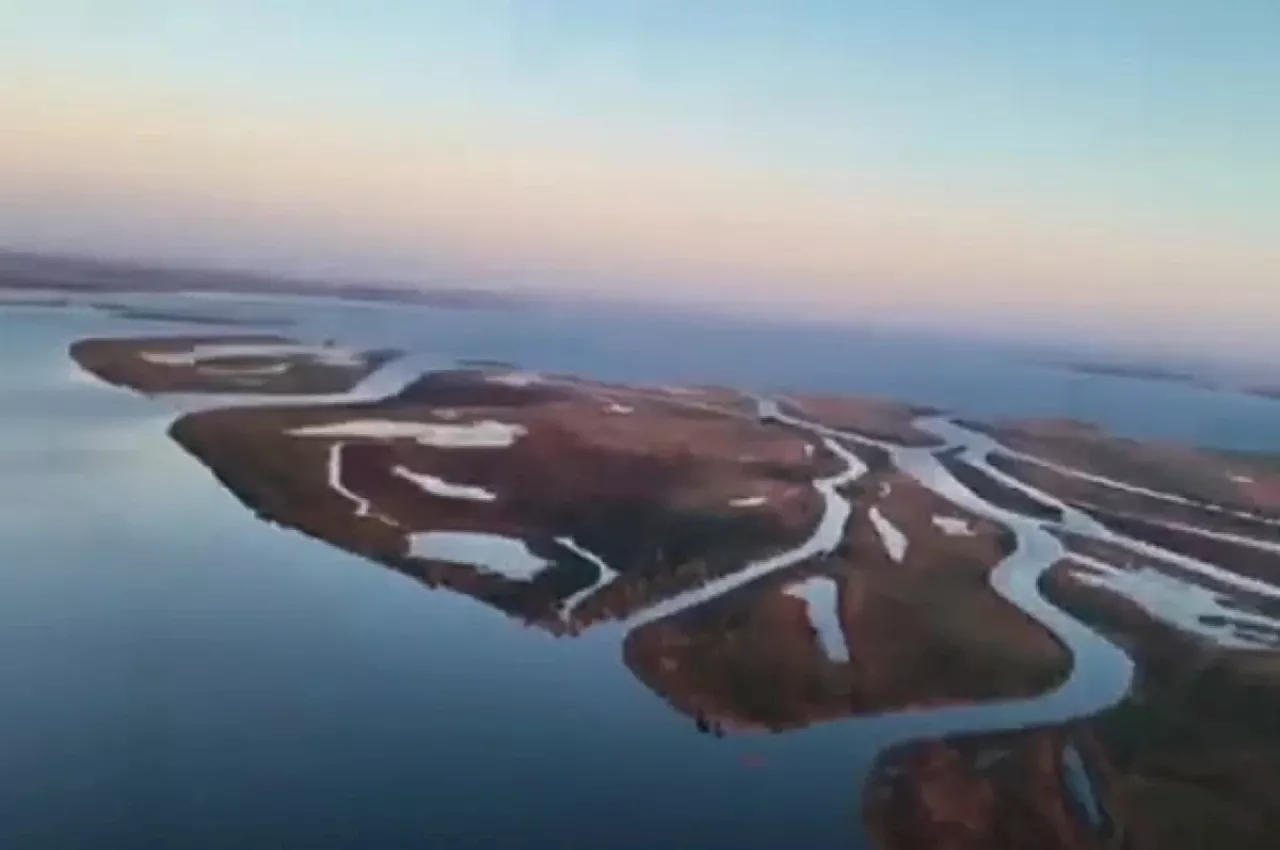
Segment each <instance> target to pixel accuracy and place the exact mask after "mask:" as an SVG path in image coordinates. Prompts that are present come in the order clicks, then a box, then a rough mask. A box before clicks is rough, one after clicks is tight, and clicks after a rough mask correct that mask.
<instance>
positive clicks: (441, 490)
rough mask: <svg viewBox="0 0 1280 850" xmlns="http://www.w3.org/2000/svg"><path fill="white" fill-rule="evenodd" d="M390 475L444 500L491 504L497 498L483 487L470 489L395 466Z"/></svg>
mask: <svg viewBox="0 0 1280 850" xmlns="http://www.w3.org/2000/svg"><path fill="white" fill-rule="evenodd" d="M391 474H392V475H395V476H397V477H399V478H403V479H404V480H405V481H408V482H410V483H412V484H416V485H417V486H418V487H419V488H421V489H422V490H423V491H424V492H426V493H430V494H431V495H432V496H440V497H442V498H445V499H464V500H466V501H471V502H492V501H494V500H496V499H497V498H498V494H496V493H494V492H493V491H492V490H486V489H485V488H484V487H472V486H471V485H468V484H454V483H453V482H452V481H446V480H444V479H443V478H437V477H436V476H434V475H428V474H427V473H425V472H414V471H413V470H412V469H406V468H405V467H403V466H395V467H392V469H391Z"/></svg>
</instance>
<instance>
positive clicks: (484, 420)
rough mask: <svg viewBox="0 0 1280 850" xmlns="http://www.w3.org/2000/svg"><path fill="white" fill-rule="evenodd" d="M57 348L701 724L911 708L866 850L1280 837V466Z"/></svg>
mask: <svg viewBox="0 0 1280 850" xmlns="http://www.w3.org/2000/svg"><path fill="white" fill-rule="evenodd" d="M71 356H72V357H73V358H74V359H75V360H76V362H77V363H79V364H80V365H81V366H82V367H83V368H84V369H86V370H87V371H88V372H90V373H91V374H94V375H96V376H98V377H99V378H101V379H102V380H104V381H107V382H109V383H112V384H116V385H118V386H122V387H128V388H131V389H133V390H135V391H137V392H141V393H145V394H148V395H150V396H152V397H155V398H156V399H157V400H158V401H159V402H161V403H162V402H163V400H164V397H165V396H166V395H167V394H182V393H217V394H219V397H218V398H217V399H216V400H215V402H216V403H214V404H212V405H211V406H209V407H207V408H205V409H202V410H199V411H196V412H187V413H184V414H182V415H180V416H178V417H177V418H176V419H175V421H174V422H173V424H172V426H171V428H170V435H171V437H172V438H173V439H174V440H175V441H176V442H177V443H178V444H179V445H180V446H181V447H182V448H183V449H184V450H185V451H186V452H187V453H188V454H189V455H190V456H191V457H192V458H193V460H194V461H195V462H198V463H200V464H201V465H202V466H204V467H205V468H207V469H208V470H209V472H210V474H211V475H213V476H214V477H215V478H216V479H217V480H218V481H219V482H220V484H221V485H222V486H224V487H225V488H226V489H227V490H228V491H229V492H230V493H231V494H233V495H234V496H235V497H236V498H237V499H238V500H239V501H240V502H241V503H242V504H243V505H244V507H245V508H246V509H247V510H249V511H252V512H253V513H254V514H255V515H256V516H258V517H260V518H261V519H262V520H263V521H265V522H269V523H273V524H275V525H278V526H281V527H284V528H288V529H292V530H296V531H299V532H301V533H304V534H307V535H309V536H311V537H313V538H315V539H317V540H321V541H324V542H326V543H328V544H330V545H332V546H335V547H339V548H341V549H343V550H346V551H348V552H351V553H353V554H355V555H358V556H360V557H362V558H364V559H366V560H367V561H368V562H370V563H373V564H378V565H381V566H382V567H384V568H387V569H391V570H394V571H396V572H398V573H400V574H403V575H404V576H406V577H408V578H410V579H412V580H413V581H415V582H417V583H418V584H419V585H421V586H425V587H429V588H439V589H445V590H448V591H451V592H455V593H460V594H463V595H465V596H467V597H469V598H471V599H474V600H476V601H477V602H479V603H481V604H484V605H487V606H490V607H492V608H494V609H496V610H499V611H501V612H503V613H505V614H506V615H508V616H509V617H510V618H512V619H513V620H514V621H516V622H518V623H521V624H525V625H528V626H531V627H534V628H536V629H541V630H543V631H545V632H548V633H550V634H553V635H556V636H558V637H562V638H564V639H568V640H571V639H573V638H575V637H577V636H579V635H581V634H583V633H584V632H585V631H587V630H593V631H594V632H595V633H596V634H602V633H603V634H612V635H615V636H616V639H617V642H618V647H619V656H620V658H619V663H621V664H625V665H626V667H627V669H628V670H629V671H630V672H631V674H632V675H634V676H635V678H636V679H637V680H638V681H639V682H640V683H642V684H643V685H644V686H645V688H647V689H648V690H649V691H650V692H651V693H652V695H653V697H654V698H655V699H659V700H662V701H663V702H664V703H665V704H666V705H668V706H670V707H671V709H672V710H673V711H675V712H678V713H679V714H680V715H682V716H683V717H684V718H685V719H687V720H688V721H689V724H690V726H691V727H693V728H696V729H698V730H699V731H701V732H703V733H705V734H713V735H717V736H749V735H762V734H770V735H772V734H785V733H791V734H796V733H800V732H801V730H804V729H806V728H810V727H813V726H815V725H818V724H837V723H844V724H849V729H850V734H856V733H857V729H858V725H857V724H859V723H862V722H866V723H875V722H877V718H884V717H886V716H895V717H896V716H900V717H902V718H904V722H903V723H902V724H901V727H902V728H903V729H904V730H905V732H904V735H903V737H901V738H885V739H884V740H883V741H881V744H882V746H883V750H882V751H881V752H879V753H878V757H877V760H876V763H875V766H874V769H873V770H872V771H871V773H870V776H869V777H868V779H867V781H866V783H865V785H864V786H862V787H859V788H855V789H851V790H852V792H853V793H855V794H856V795H859V799H860V801H861V811H862V813H863V816H864V825H865V829H866V832H867V834H868V835H869V836H870V837H871V839H872V840H873V841H874V842H875V846H877V847H879V848H881V850H924V848H933V847H946V848H957V850H962V849H963V850H969V848H971V849H972V850H985V848H991V847H1013V848H1020V847H1036V848H1046V850H1085V848H1088V850H1104V848H1105V850H1194V849H1195V848H1202V847H1222V848H1245V850H1255V848H1256V850H1262V848H1269V847H1271V846H1272V845H1273V844H1274V837H1275V836H1276V835H1277V834H1280V790H1278V789H1280V725H1278V724H1277V722H1276V718H1277V717H1280V462H1277V459H1276V456H1274V455H1271V456H1268V455H1254V454H1249V453H1242V452H1231V453H1224V452H1219V451H1210V450H1203V449H1197V448H1193V447H1189V446H1178V445H1169V444H1161V443H1156V442H1142V441H1136V440H1131V439H1125V438H1121V437H1117V436H1115V435H1112V434H1108V433H1106V432H1105V431H1103V430H1101V429H1100V428H1098V427H1096V426H1094V425H1091V424H1088V423H1082V422H1073V421H1063V420H1000V421H974V420H969V419H963V418H960V417H957V416H954V415H952V414H949V413H948V412H946V411H939V410H935V409H931V408H925V407H920V406H917V405H913V404H911V403H909V402H905V401H901V402H900V401H894V400H888V399H858V398H847V399H846V398H835V397H830V396H819V395H806V394H804V393H791V394H788V395H786V396H783V397H779V398H774V399H769V398H758V397H756V396H753V395H750V394H747V393H743V392H740V391H738V390H735V389H733V388H727V387H714V386H673V385H665V384H661V383H650V384H620V383H611V382H607V381H600V380H594V379H591V378H587V377H583V376H576V375H567V374H544V373H539V372H536V371H529V370H521V369H517V368H515V365H514V364H509V363H503V362H501V361H496V360H494V361H479V360H477V361H471V363H470V366H469V367H468V368H451V369H445V370H440V371H434V372H427V373H424V374H403V375H400V376H399V377H400V378H403V380H400V381H398V382H396V384H395V386H394V387H390V388H388V386H389V385H384V384H379V385H378V386H379V387H381V389H382V390H385V392H383V391H381V390H379V391H378V392H366V390H368V387H369V383H368V381H369V379H370V378H371V377H378V376H383V377H385V376H386V375H388V372H387V371H386V369H387V367H394V366H395V365H396V363H397V362H399V361H397V360H396V359H395V353H394V352H387V351H363V350H360V349H355V348H350V347H347V346H343V345H341V344H340V343H337V342H325V343H320V344H308V343H302V342H299V341H297V340H292V339H288V338H285V337H280V336H266V335H263V336H222V337H192V336H174V337H138V338H127V339H89V340H83V341H81V342H78V343H76V344H75V345H74V346H73V347H72V349H71ZM1066 624H1069V625H1066ZM1094 664H1096V665H1100V666H1099V668H1098V669H1093V668H1091V667H1090V666H1089V665H1094ZM1064 692H1070V693H1071V694H1073V697H1072V698H1073V700H1076V702H1072V703H1071V705H1070V710H1066V709H1060V708H1056V707H1055V708H1054V710H1052V711H1044V712H1043V713H1037V711H1038V707H1041V708H1042V707H1043V706H1045V705H1048V706H1050V707H1053V706H1054V705H1055V704H1054V702H1053V700H1054V698H1055V695H1057V694H1060V693H1064ZM960 717H964V718H967V719H966V720H964V721H963V722H961V721H959V720H956V719H955V718H960ZM917 723H918V725H915V724H917ZM876 728H879V727H876ZM913 729H915V730H918V731H916V732H913V731H912V730H913Z"/></svg>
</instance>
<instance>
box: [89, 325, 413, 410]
mask: <svg viewBox="0 0 1280 850" xmlns="http://www.w3.org/2000/svg"><path fill="white" fill-rule="evenodd" d="M396 356H398V354H397V352H395V351H392V350H375V351H360V350H356V349H352V348H349V347H346V346H342V345H337V344H333V343H326V344H321V345H309V344H303V343H299V342H297V341H295V340H291V339H288V338H286V337H282V336H275V335H223V336H178V337H130V338H122V339H86V340H81V341H79V342H77V343H75V344H74V345H73V346H72V347H71V357H72V359H74V360H75V362H76V363H77V364H78V365H79V366H80V367H81V368H82V369H84V370H85V371H87V372H89V373H90V374H92V375H95V376H96V377H98V378H100V379H101V380H103V381H106V382H107V383H109V384H113V385H115V386H119V387H125V388H128V389H131V390H135V391H137V392H140V393H143V394H146V395H162V394H172V393H219V394H224V393H229V394H235V393H253V394H264V395H319V394H332V393H344V392H348V391H350V390H352V389H353V388H354V387H355V386H356V385H357V384H359V383H360V381H362V380H363V379H364V378H367V377H368V376H369V375H371V374H372V373H373V372H374V371H376V370H377V369H379V368H380V367H382V366H384V365H385V364H387V363H389V362H390V361H391V360H393V359H394V358H395V357H396Z"/></svg>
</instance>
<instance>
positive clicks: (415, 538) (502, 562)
mask: <svg viewBox="0 0 1280 850" xmlns="http://www.w3.org/2000/svg"><path fill="white" fill-rule="evenodd" d="M409 557H411V558H421V559H423V560H428V561H443V562H445V563H448V564H461V565H463V566H468V567H476V568H477V569H480V570H484V571H485V572H489V573H494V574H496V575H501V576H503V577H505V578H509V579H512V580H514V581H530V580H531V579H533V578H534V577H535V576H537V575H538V573H540V572H542V571H543V570H544V569H546V567H547V566H549V565H550V562H549V561H547V560H545V559H543V558H539V557H538V556H537V555H535V554H533V553H532V552H530V551H529V547H528V545H527V544H526V543H525V542H524V541H523V540H519V539H517V538H514V537H503V536H502V535H498V534H485V533H483V532H475V531H427V532H423V533H420V534H413V535H410V537H409Z"/></svg>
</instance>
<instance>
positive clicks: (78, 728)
mask: <svg viewBox="0 0 1280 850" xmlns="http://www.w3.org/2000/svg"><path fill="white" fill-rule="evenodd" d="M160 301H163V299H153V301H152V302H148V303H158V302H160ZM200 303H201V305H202V307H203V308H204V309H210V310H214V309H216V310H218V311H220V312H224V311H227V310H236V311H246V310H248V311H252V312H253V313H254V314H276V313H278V314H282V315H288V316H291V317H294V318H298V319H300V320H301V321H302V326H301V329H302V331H303V332H304V335H306V336H311V335H315V336H333V337H341V338H343V339H344V340H349V341H354V342H361V341H364V342H370V343H375V344H378V345H387V344H392V345H411V346H413V347H414V348H415V349H417V350H420V351H426V352H428V353H432V354H437V355H439V356H441V357H442V358H446V359H447V358H453V357H457V358H471V357H483V358H491V359H503V360H514V361H516V362H518V363H519V364H520V365H522V366H525V367H528V368H534V369H554V370H561V371H576V372H584V373H590V374H596V375H599V376H603V377H610V378H620V379H628V380H652V381H664V382H682V381H712V382H730V383H739V384H743V385H746V386H749V387H754V388H765V389H770V388H777V387H785V388H793V387H794V388H810V389H819V390H832V391H835V390H839V391H846V392H870V393H877V394H886V395H897V396H905V397H908V398H911V399H913V400H916V401H920V402H926V403H932V404H940V405H946V406H949V407H953V408H955V409H958V410H960V411H962V412H965V413H973V414H992V413H1037V414H1070V415H1074V416H1078V417H1082V418H1093V419H1097V420H1100V421H1102V422H1104V423H1105V424H1107V425H1109V426H1111V427H1113V428H1115V429H1117V430H1121V431H1124V432H1127V433H1132V434H1134V435H1137V436H1155V437H1169V438H1178V439H1184V440H1191V441H1202V442H1212V443H1215V444H1219V445H1223V446H1229V447H1241V448H1253V447H1268V446H1269V447H1270V448H1273V449H1276V450H1280V404H1277V403H1275V402H1267V401H1264V400H1258V399H1249V398H1244V397H1238V396H1230V395H1224V394H1211V393H1205V392H1203V391H1198V390H1194V389H1191V388H1188V387H1182V386H1178V385H1173V384H1159V383H1144V382H1136V381H1126V380H1120V379H1106V378H1088V379H1080V378H1078V377H1076V376H1071V375H1067V374H1065V373H1059V372H1054V371H1052V370H1046V369H1043V368H1037V367H1032V366H1027V365H1019V364H1013V363H1008V362H1002V361H1001V360H999V359H998V358H997V357H996V356H995V355H994V354H992V353H990V352H984V351H981V350H977V349H976V348H966V347H964V346H962V345H961V344H960V343H946V344H945V345H939V346H935V347H931V348H927V349H926V348H922V347H920V346H919V345H917V344H916V343H914V342H912V341H906V340H901V339H899V340H894V339H871V338H862V337H858V338H847V337H846V338H841V337H839V336H836V335H833V334H825V335H824V334H815V333H812V332H807V331H798V330H794V329H792V330H787V329H781V328H759V327H758V328H750V327H747V326H743V325H737V326H729V325H724V326H720V327H716V328H708V327H705V326H703V325H695V324H693V323H686V324H682V323H679V322H676V320H672V319H662V318H659V317H649V318H646V319H643V320H623V319H620V318H617V317H610V316H607V315H605V314H588V313H581V314H571V313H569V312H565V311H546V312H540V313H533V314H528V315H514V314H503V313H470V312H461V313H459V312H448V311H430V310H414V311H410V310H406V309H403V308H399V309H385V308H370V307H351V306H340V305H333V304H326V303H324V302H315V303H309V304H305V305H303V304H294V305H283V304H277V303H270V304H253V305H250V306H246V305H228V304H225V303H224V302H222V301H212V300H210V301H204V302H200ZM140 332H149V333H177V332H182V328H180V327H178V326H175V325H171V324H143V323H137V322H123V321H120V320H113V319H107V318H105V317H103V316H100V315H94V314H91V313H70V312H65V311H51V310H38V309H9V310H5V309H4V308H0V356H2V357H3V358H4V364H5V368H4V369H3V370H0V410H2V411H3V414H2V415H0V488H3V490H0V496H2V504H3V505H4V506H5V507H4V509H3V512H0V564H2V566H3V569H0V623H2V624H3V625H4V628H5V629H6V634H5V638H6V639H5V640H4V641H3V642H2V643H0V681H3V682H4V683H5V684H6V693H7V695H8V698H7V700H6V701H5V703H4V707H3V709H2V713H0V717H2V718H3V726H2V729H3V731H2V732H0V747H2V749H0V841H3V845H4V846H5V847H12V848H46V847H48V848H70V847H110V848H135V847H137V848H142V847H169V848H187V847H190V848H206V847H207V848H219V850H223V848H227V847H233V846H234V847H271V848H299V850H303V848H306V850H323V849H324V848H385V847H408V846H436V845H437V843H438V844H439V846H455V847H471V846H475V847H533V848H541V847H547V848H553V847H554V848H563V847H637V848H639V847H645V848H651V847H655V846H664V847H669V846H678V847H682V848H683V847H690V848H703V847H706V848H719V847H725V848H779V847H792V846H806V847H813V848H827V847H830V848H841V847H848V846H849V843H850V836H851V834H852V833H853V824H854V823H855V821H856V819H857V812H858V806H859V799H858V794H859V792H860V788H859V787H858V782H857V773H858V769H859V768H858V765H859V764H862V763H864V762H865V760H866V759H867V758H868V757H869V755H870V754H871V753H872V752H874V750H875V749H876V746H877V742H876V741H874V740H868V739H867V738H866V735H865V733H864V732H859V731H857V729H856V728H855V727H853V726H852V725H850V724H830V725H828V726H824V727H820V728H815V729H812V730H809V731H805V732H799V733H793V734H788V735H782V736H749V737H729V738H726V739H715V738H712V737H710V736H704V735H700V734H697V732H696V731H695V729H694V728H693V724H692V723H691V722H690V721H689V720H688V719H687V718H684V717H683V716H681V715H679V714H677V713H676V712H674V711H673V710H671V709H670V708H669V707H668V706H667V705H666V704H665V703H664V702H662V701H661V700H660V699H659V698H658V697H656V696H654V695H653V694H652V693H651V692H649V691H648V690H647V689H645V688H644V687H643V686H642V685H641V684H640V683H639V682H638V681H636V680H635V679H634V678H633V677H632V676H631V674H630V673H629V672H628V671H627V669H626V667H625V666H624V665H623V663H622V659H621V651H620V647H619V644H618V639H617V635H616V634H610V633H608V632H609V630H605V631H603V632H602V633H600V634H595V633H593V632H588V633H587V634H586V635H584V636H583V637H581V638H578V639H574V640H569V639H560V640H557V639H555V638H553V637H550V636H549V635H546V634H543V633H541V632H540V631H536V630H532V629H524V628H521V627H519V626H518V625H516V624H515V623H513V622H512V621H511V620H509V619H507V618H506V617H504V616H502V615H500V614H498V613H496V612H494V611H491V610H488V609H486V608H485V607H483V606H481V605H479V604H476V603H474V602H472V601H470V600H466V599H463V598H461V597H457V596H453V595H450V594H448V593H445V592H430V591H428V590H426V589H424V588H422V587H420V586H419V585H417V584H415V583H413V582H411V581H409V580H408V579H405V578H402V577H399V576H397V575H395V574H393V573H391V572H389V571H387V570H384V569H382V568H380V567H377V566H375V565H372V564H369V563H367V562H364V561H362V560H360V559H357V558H355V557H353V556H349V555H346V554H343V553H341V552H339V551H336V550H334V549H332V548H330V547H328V546H326V545H324V544H321V543H318V542H315V541H312V540H310V539H308V538H305V537H302V536H300V535H297V534H294V533H291V532H286V531H282V530H280V529H276V528H273V527H270V526H267V525H264V524H261V523H258V522H257V521H255V520H254V519H253V518H252V517H251V516H250V515H249V514H248V512H246V511H245V510H244V509H243V508H242V507H241V506H240V505H239V504H238V503H237V502H236V501H235V500H234V499H233V498H232V497H231V496H230V495H228V494H227V493H225V492H224V491H222V490H221V488H220V487H219V486H218V485H217V483H216V482H215V481H214V479H213V478H212V476H211V475H210V474H209V473H208V472H206V471H205V470H204V469H203V468H202V467H201V466H200V465H199V464H197V463H195V462H194V461H193V460H191V459H190V458H188V457H187V456H186V455H185V454H183V453H182V452H181V451H180V450H179V449H178V448H177V447H176V445H174V444H172V443H171V442H170V441H168V440H167V439H166V438H165V436H164V429H165V427H166V426H167V424H168V421H169V419H170V418H171V412H170V411H168V409H167V408H166V407H165V406H164V404H163V403H162V402H155V401H148V400H146V399H142V398H140V397H137V396H134V395H132V394H130V393H127V392H123V391H119V390H114V389H111V388H108V387H105V386H102V385H99V384H96V383H94V382H93V381H92V380H91V379H88V378H86V377H83V376H80V375H78V374H77V372H76V370H75V369H74V367H73V365H72V364H71V362H70V360H69V358H68V357H67V355H66V348H67V346H68V345H69V344H70V342H72V341H73V340H74V339H77V338H80V337H85V336H94V335H102V334H107V333H113V334H129V333H140ZM196 332H200V333H215V334H216V333H219V332H220V330H219V329H217V328H201V329H198V330H197V331H196ZM284 332H285V333H290V332H291V331H289V330H286V331H284ZM673 340H677V341H680V343H681V344H679V345H676V344H672V341H673ZM748 758H750V759H751V760H753V761H754V760H758V759H762V760H763V765H764V766H763V767H760V768H754V769H749V768H748V767H746V766H745V761H744V760H746V759H748ZM446 842H447V844H446Z"/></svg>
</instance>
